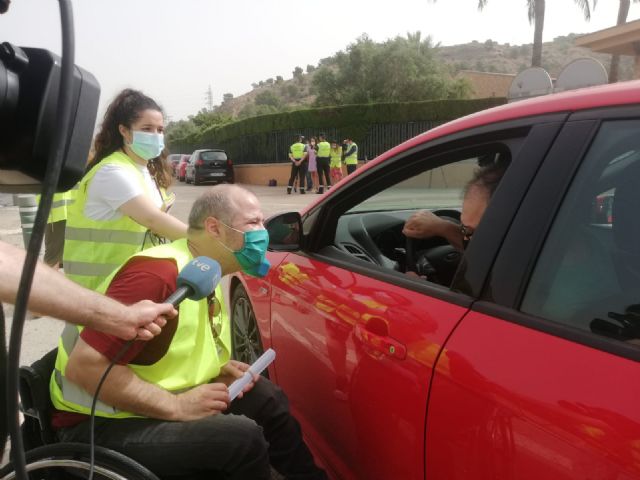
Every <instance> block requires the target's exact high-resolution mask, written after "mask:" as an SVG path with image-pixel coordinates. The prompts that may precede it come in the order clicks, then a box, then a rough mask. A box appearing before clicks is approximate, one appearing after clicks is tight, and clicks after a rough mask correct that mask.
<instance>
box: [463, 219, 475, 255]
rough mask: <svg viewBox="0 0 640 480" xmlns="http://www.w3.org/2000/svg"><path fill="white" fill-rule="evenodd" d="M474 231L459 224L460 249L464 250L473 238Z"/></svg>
mask: <svg viewBox="0 0 640 480" xmlns="http://www.w3.org/2000/svg"><path fill="white" fill-rule="evenodd" d="M473 232H474V230H473V229H472V228H469V227H467V226H466V225H462V224H460V233H461V234H462V248H463V249H465V250H466V248H467V245H469V240H471V237H472V236H473Z"/></svg>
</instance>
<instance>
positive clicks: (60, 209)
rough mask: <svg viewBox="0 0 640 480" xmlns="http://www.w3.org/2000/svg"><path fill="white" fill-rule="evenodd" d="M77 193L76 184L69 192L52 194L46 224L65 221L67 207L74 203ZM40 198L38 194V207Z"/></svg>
mask: <svg viewBox="0 0 640 480" xmlns="http://www.w3.org/2000/svg"><path fill="white" fill-rule="evenodd" d="M77 192H78V185H77V184H76V186H75V187H73V188H72V189H71V190H67V191H66V192H60V193H54V194H53V201H52V202H51V210H49V218H48V219H47V223H55V222H60V221H62V220H66V219H67V207H68V206H69V205H71V204H72V203H74V202H75V201H76V193H77ZM41 197H42V196H41V195H40V194H38V195H36V202H38V205H40V198H41Z"/></svg>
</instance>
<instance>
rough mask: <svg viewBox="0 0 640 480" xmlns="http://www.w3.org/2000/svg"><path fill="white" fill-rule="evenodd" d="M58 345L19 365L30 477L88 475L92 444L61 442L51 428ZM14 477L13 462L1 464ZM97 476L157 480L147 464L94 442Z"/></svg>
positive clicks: (8, 478) (2, 473) (48, 479)
mask: <svg viewBox="0 0 640 480" xmlns="http://www.w3.org/2000/svg"><path fill="white" fill-rule="evenodd" d="M56 354H57V349H54V350H52V351H50V352H49V353H47V354H46V355H45V356H44V357H42V358H41V359H40V360H37V361H36V362H35V363H33V365H31V366H23V367H20V386H19V389H20V403H21V410H22V413H23V414H24V422H23V423H22V426H21V429H22V436H23V440H24V447H25V450H26V453H25V457H26V463H27V472H28V477H29V479H30V480H63V479H83V478H87V477H88V475H89V468H90V458H91V457H90V447H89V445H88V444H85V443H58V442H57V439H56V435H55V433H54V431H53V430H52V428H51V410H52V408H53V406H52V404H51V397H50V395H49V379H50V378H51V374H52V372H53V370H54V367H55V361H56ZM14 478H15V470H14V466H13V462H9V463H8V464H7V465H5V466H3V467H2V468H0V480H12V479H14ZM93 478H94V479H96V480H158V477H157V476H156V475H154V474H153V473H152V472H151V471H149V470H148V469H147V468H145V467H143V466H142V465H140V464H139V463H138V462H136V461H134V460H132V459H130V458H129V457H127V456H125V455H123V454H121V453H119V452H116V451H114V450H110V449H107V448H104V447H99V446H97V445H96V446H95V462H94V476H93Z"/></svg>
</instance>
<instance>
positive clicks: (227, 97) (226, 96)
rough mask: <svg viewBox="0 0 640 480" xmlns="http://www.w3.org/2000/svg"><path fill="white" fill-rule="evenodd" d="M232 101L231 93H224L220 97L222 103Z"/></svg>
mask: <svg viewBox="0 0 640 480" xmlns="http://www.w3.org/2000/svg"><path fill="white" fill-rule="evenodd" d="M231 100H233V93H225V94H224V95H222V103H229V102H230V101H231Z"/></svg>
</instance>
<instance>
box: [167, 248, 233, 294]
mask: <svg viewBox="0 0 640 480" xmlns="http://www.w3.org/2000/svg"><path fill="white" fill-rule="evenodd" d="M221 277H222V270H221V269H220V264H219V263H218V262H216V261H215V260H213V259H212V258H209V257H197V258H194V259H193V260H191V261H190V262H189V263H187V264H186V265H185V267H184V268H183V269H182V270H181V271H180V273H179V274H178V279H177V281H176V287H177V288H180V287H183V286H188V287H190V288H191V289H192V291H193V294H191V295H189V296H188V297H187V298H189V300H200V299H202V298H204V297H206V296H207V295H211V294H212V293H213V291H214V290H215V288H216V286H217V285H218V283H220V278H221Z"/></svg>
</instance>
